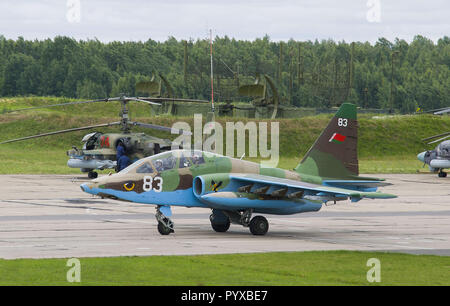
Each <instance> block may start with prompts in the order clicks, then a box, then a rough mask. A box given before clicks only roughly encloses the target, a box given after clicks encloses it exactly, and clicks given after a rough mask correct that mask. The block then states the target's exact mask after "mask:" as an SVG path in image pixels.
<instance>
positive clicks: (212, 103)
mask: <svg viewBox="0 0 450 306" xmlns="http://www.w3.org/2000/svg"><path fill="white" fill-rule="evenodd" d="M209 46H210V54H211V109H212V112H213V113H214V70H213V47H212V30H211V29H210V30H209Z"/></svg>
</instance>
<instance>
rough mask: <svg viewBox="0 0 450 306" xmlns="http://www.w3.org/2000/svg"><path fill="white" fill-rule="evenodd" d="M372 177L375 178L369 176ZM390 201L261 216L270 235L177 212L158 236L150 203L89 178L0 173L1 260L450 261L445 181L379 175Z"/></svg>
mask: <svg viewBox="0 0 450 306" xmlns="http://www.w3.org/2000/svg"><path fill="white" fill-rule="evenodd" d="M374 176H376V175H374ZM378 177H383V178H386V179H387V180H388V182H390V183H393V184H394V185H392V186H387V187H383V188H381V190H382V191H383V192H388V193H393V194H396V195H398V196H399V198H397V199H390V200H362V201H360V202H358V203H350V201H342V202H338V204H337V205H332V206H323V208H322V210H321V211H319V212H315V213H304V214H297V215H291V216H274V215H268V216H266V217H267V218H268V220H269V223H270V229H269V232H268V234H267V235H266V236H262V237H261V236H253V235H251V234H250V232H249V230H248V228H244V227H242V226H240V225H231V228H230V230H229V231H228V232H227V233H216V232H214V231H213V230H212V229H211V226H210V223H209V219H208V217H209V214H210V211H209V210H207V209H197V208H190V209H189V208H176V207H175V208H173V213H174V216H173V221H174V223H175V233H174V234H171V235H169V236H161V235H160V234H159V233H158V232H157V229H156V226H157V222H156V219H155V217H154V213H155V208H154V206H153V205H144V204H136V203H127V202H120V201H114V200H106V199H105V200H102V199H100V198H97V197H92V196H90V195H87V194H86V193H83V192H82V191H81V190H80V184H81V183H83V182H85V181H87V178H85V177H81V176H78V177H74V176H67V175H0V195H1V199H0V258H4V259H14V258H68V257H92V256H124V255H130V256H131V255H138V256H143V255H175V254H177V255H181V254H217V253H248V252H272V251H309V250H365V251H393V252H403V253H412V254H436V255H445V256H449V255H450V188H449V187H450V178H438V177H437V175H434V174H408V175H402V174H391V175H378Z"/></svg>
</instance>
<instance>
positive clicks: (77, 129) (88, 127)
mask: <svg viewBox="0 0 450 306" xmlns="http://www.w3.org/2000/svg"><path fill="white" fill-rule="evenodd" d="M120 124H121V123H120V122H111V123H103V124H97V125H90V126H84V127H79V128H73V129H67V130H61V131H55V132H49V133H44V134H38V135H33V136H27V137H22V138H16V139H11V140H6V141H3V142H0V144H5V143H11V142H16V141H22V140H28V139H33V138H38V137H44V136H51V135H57V134H63V133H70V132H76V131H82V130H89V129H93V128H98V127H108V126H113V125H120Z"/></svg>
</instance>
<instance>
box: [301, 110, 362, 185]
mask: <svg viewBox="0 0 450 306" xmlns="http://www.w3.org/2000/svg"><path fill="white" fill-rule="evenodd" d="M357 146H358V120H357V116H356V105H354V104H350V103H344V104H342V105H341V107H340V108H339V110H338V112H337V113H336V114H335V115H334V117H333V118H332V119H331V121H330V123H329V124H328V126H327V127H326V128H325V129H324V130H323V131H322V134H320V136H319V138H317V140H316V142H315V143H314V145H313V146H312V147H311V148H310V149H309V151H308V153H306V155H305V157H304V158H303V160H302V161H301V162H300V164H298V166H297V167H296V168H295V171H297V172H298V173H299V174H300V175H306V176H316V177H322V178H324V179H325V178H328V179H350V178H354V177H357V176H358V175H359V165H358V152H357Z"/></svg>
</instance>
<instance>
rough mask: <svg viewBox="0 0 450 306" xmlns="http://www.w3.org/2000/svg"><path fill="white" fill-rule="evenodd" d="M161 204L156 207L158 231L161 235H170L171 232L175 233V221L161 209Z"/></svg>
mask: <svg viewBox="0 0 450 306" xmlns="http://www.w3.org/2000/svg"><path fill="white" fill-rule="evenodd" d="M160 208H161V207H160V206H158V207H157V208H156V215H155V217H156V220H157V221H158V232H159V233H160V234H161V235H169V234H170V233H173V232H174V230H173V221H172V220H170V218H169V217H167V216H165V215H164V214H163V213H162V212H161V210H160Z"/></svg>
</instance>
